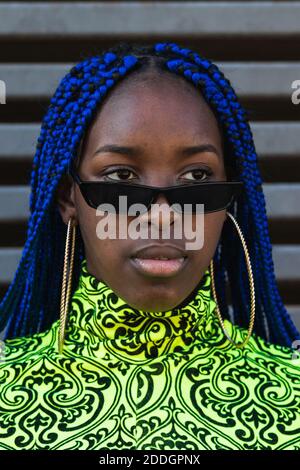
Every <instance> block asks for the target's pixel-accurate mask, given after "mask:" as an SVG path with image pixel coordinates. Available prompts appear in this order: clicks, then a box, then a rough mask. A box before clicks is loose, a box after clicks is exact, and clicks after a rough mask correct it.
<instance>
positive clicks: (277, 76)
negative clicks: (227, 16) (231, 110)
mask: <svg viewBox="0 0 300 470" xmlns="http://www.w3.org/2000/svg"><path fill="white" fill-rule="evenodd" d="M216 64H217V65H218V66H220V68H221V70H222V71H223V73H224V74H225V76H226V77H227V78H228V79H229V80H230V81H231V83H232V85H233V87H234V89H235V91H236V92H237V94H238V96H239V97H243V98H251V97H255V98H274V99H279V98H284V99H290V96H291V93H292V91H293V90H292V88H291V83H292V82H293V81H294V80H295V77H299V76H300V63H299V62H281V63H280V62H269V63H259V62H258V63H255V62H224V63H218V62H216ZM73 65H74V64H73V63H68V64H24V63H18V64H0V77H1V80H4V82H5V83H6V97H7V100H8V101H9V99H10V98H14V99H18V98H26V99H29V98H30V99H36V98H47V99H49V98H50V96H51V95H52V94H53V93H54V91H55V89H56V87H57V86H58V84H59V82H60V80H61V79H62V78H63V76H64V75H65V74H66V73H68V72H69V70H70V69H71V68H72V66H73Z"/></svg>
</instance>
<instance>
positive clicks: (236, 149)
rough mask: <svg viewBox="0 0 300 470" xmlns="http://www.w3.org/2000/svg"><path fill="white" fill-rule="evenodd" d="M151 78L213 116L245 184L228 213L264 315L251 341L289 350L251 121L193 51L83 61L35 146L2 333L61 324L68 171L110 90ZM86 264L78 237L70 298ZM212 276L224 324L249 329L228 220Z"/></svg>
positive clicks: (140, 51) (136, 51)
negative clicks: (174, 87) (61, 204)
mask: <svg viewBox="0 0 300 470" xmlns="http://www.w3.org/2000/svg"><path fill="white" fill-rule="evenodd" d="M149 70H150V71H155V72H156V73H158V74H162V73H165V74H168V75H169V76H170V74H172V75H173V77H175V76H179V77H182V78H184V79H185V80H187V81H188V82H189V83H191V84H192V85H193V86H195V87H196V88H197V89H198V90H199V92H200V93H201V94H202V96H203V98H204V99H205V100H206V102H207V103H208V105H209V106H210V108H211V110H212V111H213V112H214V114H215V116H216V118H217V122H218V125H219V128H220V129H221V131H222V138H223V145H224V162H225V168H226V169H227V170H226V171H228V169H229V170H230V171H233V172H234V174H235V175H236V176H237V177H238V179H240V180H241V181H243V183H244V191H243V193H242V194H241V195H240V196H239V198H238V199H237V200H235V201H234V203H233V204H232V210H231V213H232V214H233V215H234V217H235V218H236V220H237V221H238V223H239V225H240V227H241V229H242V231H243V234H244V236H245V240H246V243H247V245H248V249H249V254H250V258H251V263H252V268H253V275H254V284H255V291H256V312H257V314H256V322H255V327H254V333H255V334H258V335H260V336H261V337H263V338H264V339H266V340H267V341H269V342H272V343H275V344H279V345H283V346H289V347H290V346H291V344H292V342H293V341H294V340H295V339H300V334H299V332H298V331H297V329H296V327H295V325H294V323H293V322H292V319H291V318H290V316H289V314H288V312H287V310H286V308H285V306H284V305H283V302H282V299H281V297H280V295H279V292H278V287H277V282H276V278H275V274H274V265H273V260H272V246H271V242H270V236H269V229H268V220H267V215H266V205H265V198H264V194H263V191H262V179H261V176H260V172H259V168H258V163H257V154H256V150H255V146H254V142H253V136H252V132H251V129H250V126H249V123H248V117H247V114H246V111H245V110H244V109H243V107H242V106H241V104H240V103H239V101H238V98H237V96H236V94H235V92H234V90H233V88H232V86H231V84H230V82H229V80H227V79H226V78H225V76H224V74H223V73H222V72H221V71H220V70H219V68H218V67H217V66H216V65H215V64H213V63H212V62H211V61H210V60H208V59H206V58H203V57H201V56H199V54H198V53H196V52H194V51H192V50H191V49H187V48H182V47H180V46H179V45H178V44H176V43H168V42H167V43H156V44H152V45H138V44H129V43H126V42H120V43H119V44H118V45H117V46H115V47H112V48H110V49H107V50H106V51H104V52H103V53H102V54H100V55H93V56H91V57H88V58H85V59H84V60H82V61H81V62H79V63H78V64H76V65H75V66H74V67H72V68H71V70H70V72H69V73H67V75H66V76H65V77H64V78H63V79H62V80H61V82H60V84H59V86H58V87H57V89H56V91H55V93H54V95H53V97H52V98H51V100H50V104H49V107H48V109H47V112H46V114H45V116H44V118H43V121H42V125H41V130H40V135H39V137H38V139H37V145H36V152H35V155H34V159H33V167H32V172H31V182H30V183H31V194H30V216H29V219H28V225H27V236H26V242H25V245H24V248H23V251H22V256H21V260H20V262H19V265H18V268H17V270H16V272H15V275H14V278H13V281H12V283H11V284H10V286H9V288H8V290H7V292H6V294H5V296H4V298H3V299H2V302H1V304H0V331H3V329H4V328H5V329H6V331H5V336H6V338H9V337H16V336H25V335H30V334H33V333H36V332H39V331H44V330H45V329H47V328H48V327H50V326H51V324H52V323H53V322H54V321H56V320H57V319H58V316H59V304H60V293H61V279H62V266H63V256H64V246H65V237H66V225H65V224H64V223H63V221H62V218H61V215H60V213H59V211H58V206H57V204H56V200H55V195H56V189H57V186H58V183H59V181H60V180H61V178H62V176H63V175H64V174H65V173H66V172H67V170H68V165H69V162H70V161H71V160H72V159H76V158H77V156H78V149H79V147H80V145H81V142H82V139H83V138H84V136H85V133H86V130H87V128H88V127H89V125H90V124H91V121H92V119H93V118H94V117H95V115H96V113H97V111H98V110H99V106H100V105H101V103H102V101H103V100H104V99H105V97H106V96H107V95H108V94H109V92H110V89H114V87H115V85H116V84H117V83H118V82H120V81H122V79H124V78H127V79H128V78H130V79H132V77H136V76H140V75H141V74H142V73H143V72H147V71H149ZM129 76H130V77H129ZM138 78H139V77H138ZM83 257H84V246H83V241H82V237H81V234H80V227H78V230H77V239H76V250H75V258H74V276H73V284H72V289H71V293H73V292H74V289H75V288H76V286H77V282H78V278H79V273H80V265H81V261H82V259H83ZM214 266H215V278H216V279H215V283H216V290H217V293H218V303H219V307H220V311H221V314H222V315H223V318H229V319H230V320H232V321H233V322H236V323H237V324H239V325H240V326H243V327H247V326H248V319H249V308H250V305H249V304H250V300H249V299H250V296H249V286H248V275H247V270H246V264H245V260H244V252H243V250H242V246H241V243H240V240H239V238H238V236H237V234H236V230H235V228H234V226H233V224H232V222H228V220H226V221H225V223H224V225H223V230H222V234H221V237H220V240H219V243H218V246H217V249H216V252H215V255H214ZM226 284H227V285H228V286H229V295H230V296H231V300H232V311H231V312H229V309H228V302H227V300H226V297H227V296H228V295H226V294H227V292H226V288H225V285H226Z"/></svg>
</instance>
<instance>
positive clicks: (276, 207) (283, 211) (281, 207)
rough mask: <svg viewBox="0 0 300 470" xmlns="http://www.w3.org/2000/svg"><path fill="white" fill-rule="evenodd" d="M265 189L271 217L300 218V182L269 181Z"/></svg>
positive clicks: (268, 212) (264, 186)
mask: <svg viewBox="0 0 300 470" xmlns="http://www.w3.org/2000/svg"><path fill="white" fill-rule="evenodd" d="M299 179H300V173H299ZM263 190H264V194H265V197H266V204H267V214H268V216H269V217H271V218H280V219H286V218H293V217H297V218H300V184H298V183H288V184H282V183H274V184H272V183H268V184H264V185H263Z"/></svg>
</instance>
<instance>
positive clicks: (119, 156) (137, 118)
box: [58, 76, 226, 312]
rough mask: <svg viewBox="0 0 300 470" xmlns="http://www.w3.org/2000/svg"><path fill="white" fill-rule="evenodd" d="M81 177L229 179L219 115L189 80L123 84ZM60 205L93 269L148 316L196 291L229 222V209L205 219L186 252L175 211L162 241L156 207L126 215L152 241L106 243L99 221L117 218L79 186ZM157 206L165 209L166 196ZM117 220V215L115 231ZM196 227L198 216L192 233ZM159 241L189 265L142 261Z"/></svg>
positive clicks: (107, 105)
mask: <svg viewBox="0 0 300 470" xmlns="http://www.w3.org/2000/svg"><path fill="white" fill-rule="evenodd" d="M182 81H184V79H182ZM106 145H114V146H118V147H122V152H121V150H119V151H117V149H115V151H112V150H110V151H109V150H105V151H100V150H99V149H100V147H103V146H106ZM207 145H209V146H210V148H209V149H203V150H202V151H197V152H192V151H188V150H187V149H188V148H189V147H194V146H207ZM125 148H126V149H125ZM108 172H109V173H110V174H109V175H108V174H107V173H108ZM104 173H105V175H104ZM78 174H79V176H80V177H81V179H82V180H84V181H85V180H87V181H126V182H129V181H131V182H133V183H136V184H139V183H140V184H146V185H150V186H171V185H175V184H177V185H178V184H182V183H188V182H191V181H194V182H196V181H198V182H199V181H203V182H204V181H221V180H223V181H225V180H226V174H225V168H224V161H223V154H222V140H221V135H220V132H219V129H218V125H217V121H216V118H215V116H214V114H213V112H212V111H211V110H210V108H209V106H208V105H207V104H206V102H205V101H204V99H203V98H202V97H201V95H200V94H199V92H198V91H197V90H196V89H193V86H192V85H190V84H188V83H181V82H180V81H179V80H178V79H172V77H171V79H169V78H168V77H162V78H161V77H160V78H159V80H156V77H155V76H154V77H153V79H152V80H151V81H150V80H147V81H144V82H143V81H137V82H133V81H131V82H130V80H128V81H124V82H123V83H120V84H119V85H118V87H117V89H116V90H112V91H111V94H110V95H109V96H108V97H107V99H106V100H105V101H104V103H103V105H102V106H101V109H100V111H99V113H98V115H97V117H96V119H95V120H94V121H93V124H92V125H91V127H90V128H89V131H88V134H87V136H86V139H85V145H84V148H83V149H82V154H81V160H80V164H79V168H78ZM58 202H59V208H60V213H61V215H62V218H63V220H64V222H65V223H66V224H67V223H68V220H69V218H70V217H73V218H75V219H76V221H77V223H78V224H79V226H80V231H81V234H82V238H83V242H84V247H85V255H86V259H87V267H88V270H89V272H90V273H91V274H92V275H94V276H95V277H96V278H97V279H100V280H103V281H104V282H105V283H106V284H108V285H109V286H110V287H111V288H112V289H113V290H114V291H115V293H116V294H117V295H119V296H120V297H121V298H122V299H124V300H125V301H126V302H127V303H128V304H129V305H131V306H132V307H135V308H137V309H140V310H144V311H149V312H150V311H164V310H169V309H172V308H174V307H175V306H177V305H178V304H180V303H181V302H183V301H184V299H185V298H186V297H187V296H188V295H189V294H190V293H191V292H192V291H193V290H194V289H195V287H196V285H197V284H198V283H199V281H200V280H201V278H202V276H203V274H204V272H205V270H206V269H207V268H208V266H209V263H210V261H211V259H212V257H213V255H214V252H215V250H216V247H217V244H218V240H219V238H220V235H221V230H222V226H223V223H224V221H225V218H226V211H225V210H222V211H218V212H213V213H208V214H205V215H204V242H203V246H202V248H201V249H192V250H191V249H188V250H186V242H189V241H191V240H187V239H186V238H185V230H184V227H183V230H182V238H180V239H178V238H175V232H174V223H175V219H176V217H177V216H176V215H174V214H175V213H174V212H173V215H172V212H170V213H169V218H168V223H169V225H170V236H169V238H168V239H162V237H161V233H162V232H161V231H162V229H163V223H165V221H164V220H163V217H162V216H159V213H158V212H155V211H154V212H152V211H151V210H149V211H148V213H145V214H143V215H140V216H138V215H137V216H131V215H130V216H127V215H126V217H125V225H126V226H127V227H128V226H129V224H130V222H132V221H133V220H134V219H135V218H136V217H139V220H140V222H141V223H142V224H143V227H144V228H145V227H147V228H148V229H149V236H148V238H147V239H141V238H138V239H132V238H130V236H128V233H127V237H126V238H122V239H121V238H118V237H116V238H113V237H110V238H107V239H103V238H102V239H101V238H99V237H98V235H97V232H96V227H97V224H98V223H99V221H100V220H101V219H102V218H103V217H106V220H108V217H114V215H113V214H110V215H109V216H107V214H106V215H103V214H102V215H97V214H96V209H93V208H92V207H90V206H89V205H87V203H86V202H85V200H84V199H83V197H82V195H81V193H80V190H79V187H78V185H77V184H76V183H74V182H73V181H72V182H71V181H69V180H68V182H67V185H61V188H60V190H59V193H58ZM155 202H156V204H162V203H164V204H167V200H166V199H165V197H164V195H162V194H160V195H159V196H158V199H157V200H156V201H155ZM165 207H169V206H165ZM151 213H152V216H151ZM155 214H156V215H155ZM118 222H120V219H119V218H118V216H117V225H116V228H117V233H118V228H119V225H118ZM123 224H124V216H123ZM195 224H196V216H195V215H193V229H195ZM152 225H154V227H153V228H152V230H153V232H152V233H156V234H159V235H158V236H159V238H155V239H153V238H152V239H151V226H152ZM164 227H166V225H164ZM156 236H157V235H156ZM153 244H156V245H159V248H160V252H161V253H163V250H164V247H163V246H162V245H166V244H167V245H172V246H173V247H175V248H176V247H177V248H178V250H183V251H182V253H181V252H180V251H179V252H178V256H180V257H182V254H183V255H184V260H183V261H182V260H179V259H177V261H176V260H175V261H174V260H173V261H157V260H156V261H153V260H152V261H149V260H148V261H147V260H144V261H141V260H139V259H136V257H135V256H134V254H135V252H136V251H137V250H139V249H141V248H144V247H146V246H149V245H153ZM149 253H150V252H149ZM174 253H175V252H174ZM167 254H168V255H169V256H170V253H169V252H168V253H167ZM144 256H145V255H144ZM151 256H152V258H153V257H154V255H153V253H152V254H151V253H150V254H148V255H147V254H146V257H148V258H151ZM172 256H173V255H172ZM172 256H171V257H172Z"/></svg>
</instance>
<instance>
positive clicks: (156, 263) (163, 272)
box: [130, 256, 187, 277]
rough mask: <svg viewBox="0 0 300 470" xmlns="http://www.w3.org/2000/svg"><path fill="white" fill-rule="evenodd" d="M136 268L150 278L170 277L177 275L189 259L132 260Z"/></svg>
mask: <svg viewBox="0 0 300 470" xmlns="http://www.w3.org/2000/svg"><path fill="white" fill-rule="evenodd" d="M130 259H131V262H132V263H133V265H134V267H135V268H136V269H137V270H138V271H139V272H141V273H142V274H147V275H149V276H160V277H170V276H174V275H175V274H177V273H178V272H179V271H181V269H183V267H184V266H185V264H186V261H187V257H186V256H185V257H182V258H173V259H167V260H163V259H153V258H130Z"/></svg>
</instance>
